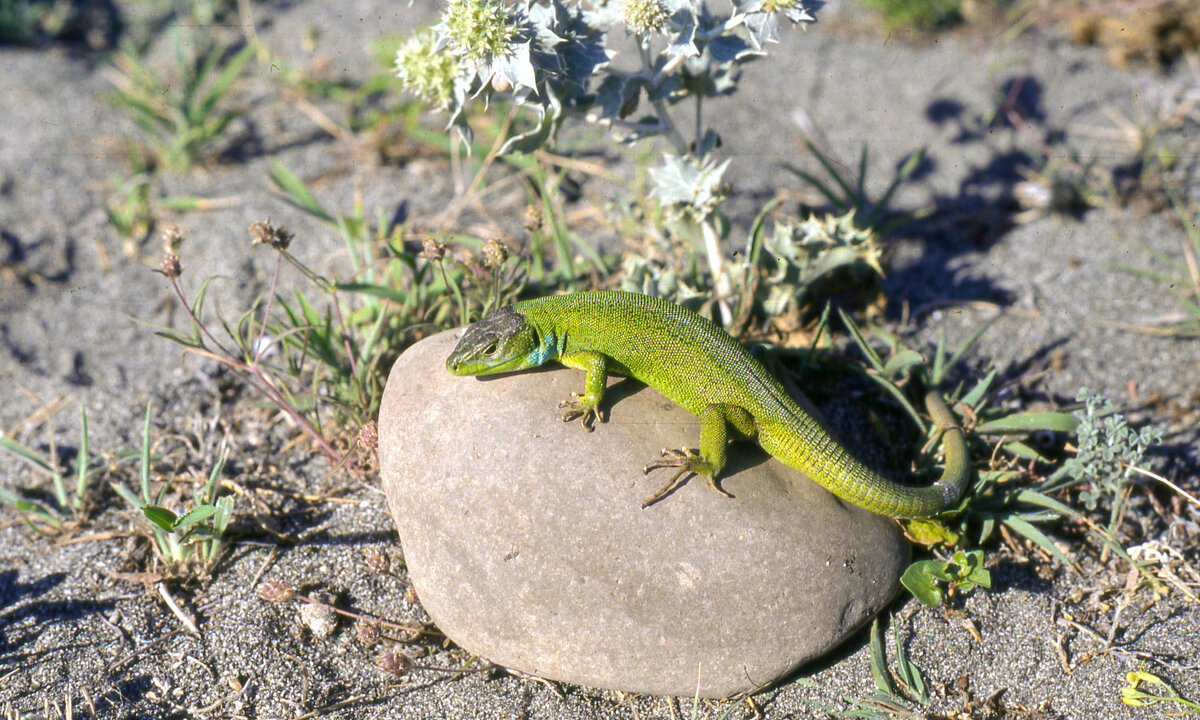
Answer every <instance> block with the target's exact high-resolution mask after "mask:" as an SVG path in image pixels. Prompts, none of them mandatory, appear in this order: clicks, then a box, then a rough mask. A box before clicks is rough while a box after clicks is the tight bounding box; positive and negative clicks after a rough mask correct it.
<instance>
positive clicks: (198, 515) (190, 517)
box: [172, 505, 217, 530]
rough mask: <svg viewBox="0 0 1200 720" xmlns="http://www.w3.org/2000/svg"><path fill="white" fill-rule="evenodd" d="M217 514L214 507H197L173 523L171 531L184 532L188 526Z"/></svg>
mask: <svg viewBox="0 0 1200 720" xmlns="http://www.w3.org/2000/svg"><path fill="white" fill-rule="evenodd" d="M216 512H217V506H216V505H197V506H196V507H194V508H192V509H191V510H189V511H187V512H186V513H184V514H183V517H180V518H179V519H178V520H176V521H175V524H174V526H173V527H172V529H173V530H186V529H187V528H188V527H189V526H191V525H195V524H196V523H198V522H200V521H202V520H205V519H207V518H209V517H211V516H212V515H213V514H215V513H216Z"/></svg>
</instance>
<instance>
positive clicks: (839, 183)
mask: <svg viewBox="0 0 1200 720" xmlns="http://www.w3.org/2000/svg"><path fill="white" fill-rule="evenodd" d="M804 145H805V147H807V148H808V151H809V152H810V153H812V155H813V157H814V158H815V159H816V161H817V162H818V163H819V164H820V165H821V167H822V168H823V169H824V170H825V173H826V174H827V175H828V176H829V180H825V179H823V178H821V177H820V176H818V175H814V174H813V173H810V172H808V171H806V170H802V169H800V168H798V167H795V166H793V165H790V164H786V163H785V164H784V165H783V167H784V169H785V170H787V171H788V172H790V173H792V174H793V175H795V176H796V177H798V178H800V179H801V180H803V181H804V182H806V183H808V184H809V185H811V186H812V187H813V189H815V190H816V191H817V192H819V193H820V194H821V195H822V196H823V197H824V198H825V199H826V200H828V201H829V203H830V205H832V206H833V209H834V212H836V213H837V214H839V215H846V214H849V213H853V215H852V217H853V218H854V224H855V225H856V226H857V227H859V228H864V229H868V230H872V231H874V232H876V233H878V234H880V235H884V234H886V233H887V232H888V231H889V230H891V229H892V228H894V227H895V226H897V225H899V224H901V223H904V222H908V221H909V220H912V219H913V217H914V214H913V213H896V212H893V211H891V210H890V209H889V205H890V204H891V202H892V196H893V195H895V193H896V191H897V190H898V189H900V186H901V185H903V184H904V183H905V182H907V181H908V179H909V178H911V177H912V176H913V173H915V172H916V171H917V169H918V168H919V167H920V166H921V162H922V161H923V160H924V159H925V150H924V148H922V149H921V150H918V151H917V152H915V153H912V154H911V155H909V156H908V157H906V158H905V159H904V162H902V163H900V167H899V168H897V169H896V174H895V175H893V176H892V179H891V181H890V182H889V183H888V186H887V189H885V190H884V191H883V195H881V196H880V197H879V199H878V200H874V201H873V200H871V199H870V197H869V196H868V194H867V166H868V164H869V158H868V152H867V146H866V145H863V149H862V152H860V153H859V155H858V171H857V175H856V176H852V175H851V174H850V173H848V172H847V171H845V170H842V169H840V168H839V166H838V164H837V163H836V162H834V161H833V160H832V159H831V158H830V157H829V156H827V155H826V154H825V153H823V152H821V150H820V148H818V147H817V146H816V144H815V143H813V141H812V140H810V139H808V138H804Z"/></svg>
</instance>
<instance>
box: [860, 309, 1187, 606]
mask: <svg viewBox="0 0 1200 720" xmlns="http://www.w3.org/2000/svg"><path fill="white" fill-rule="evenodd" d="M842 321H843V323H844V324H845V325H846V327H847V328H848V329H849V330H850V332H851V335H852V336H853V337H854V339H855V342H856V344H857V345H858V347H859V349H860V350H861V351H862V353H863V354H864V355H865V356H866V358H867V364H868V368H867V371H866V377H867V378H869V379H870V380H872V381H874V382H875V383H877V384H878V385H879V386H880V387H881V388H882V389H883V390H884V391H885V392H886V394H887V395H889V396H890V397H891V398H892V399H893V400H895V401H896V402H897V403H899V404H900V406H901V408H903V410H904V411H905V412H906V413H907V414H908V415H909V416H910V417H911V418H913V420H914V421H915V422H917V423H918V425H920V426H922V427H925V423H924V421H923V420H922V418H921V416H920V414H919V413H918V411H917V410H916V408H915V407H914V406H913V404H912V402H911V401H910V400H909V398H908V396H907V394H906V393H904V392H903V386H904V385H907V384H908V383H910V382H918V383H920V384H921V385H922V386H924V387H937V386H940V385H942V384H943V383H944V381H945V380H946V378H947V376H948V374H949V371H950V369H951V368H952V367H954V365H956V364H957V363H958V362H959V360H961V359H962V357H963V355H964V354H965V353H966V352H967V350H968V349H969V348H970V347H971V346H972V345H974V344H975V342H977V341H978V339H979V337H980V335H981V334H982V333H983V332H984V331H986V329H987V326H986V325H984V326H982V327H981V328H979V329H978V330H977V331H976V332H975V334H974V335H972V336H971V337H970V338H968V339H967V340H966V341H964V343H963V344H962V345H960V346H959V347H958V348H957V349H956V350H955V351H954V352H953V353H949V352H947V351H946V349H945V347H944V343H939V344H938V345H937V347H936V348H935V350H934V352H933V357H932V360H931V361H929V362H926V360H925V358H924V356H923V355H921V354H920V353H918V352H916V351H914V350H912V349H910V348H908V347H906V346H905V345H904V344H903V343H902V342H901V341H900V339H899V338H898V337H896V336H894V335H891V334H889V333H886V332H884V331H882V330H876V331H875V335H876V336H877V337H879V338H882V339H883V340H884V341H885V342H886V343H887V344H888V346H889V354H888V357H887V359H886V360H885V359H884V358H883V357H882V356H881V355H880V354H879V353H877V352H876V351H875V350H874V348H873V347H872V346H871V344H870V343H869V342H868V340H867V338H866V337H865V336H864V335H863V333H862V331H861V330H859V328H858V327H857V325H856V324H855V323H854V321H853V320H852V319H851V318H850V317H849V316H848V315H845V314H844V313H843V314H842ZM996 375H997V374H996V371H995V370H993V371H991V372H989V373H988V374H987V375H986V376H984V377H983V378H982V379H980V380H978V381H976V382H975V383H974V384H973V385H972V386H970V387H969V389H968V388H967V387H966V386H961V385H960V386H959V387H958V388H956V389H955V390H954V391H953V392H952V393H950V395H949V398H948V404H950V406H951V407H954V408H956V409H957V410H958V411H959V414H960V415H961V416H963V417H965V418H969V419H970V422H968V423H967V424H966V427H965V430H966V434H967V441H968V444H969V445H973V446H976V447H987V448H989V449H988V451H987V452H986V453H982V454H976V455H975V457H988V458H989V460H988V463H987V465H986V466H984V467H980V468H979V469H978V479H977V481H976V482H975V484H974V487H973V489H972V491H971V492H970V493H967V494H966V495H965V496H964V497H963V499H962V500H960V501H959V503H958V504H957V505H956V506H955V507H952V508H949V509H947V510H946V511H944V512H943V513H941V514H940V515H938V516H935V517H933V518H924V519H916V520H908V521H905V522H904V525H905V529H906V530H907V532H908V534H909V536H910V537H911V538H912V539H913V540H914V541H916V542H917V543H919V544H921V545H926V546H931V547H932V546H937V545H944V546H947V547H949V548H953V549H959V550H964V551H966V550H971V549H975V548H978V547H981V546H983V545H984V544H985V542H986V541H987V540H988V539H989V538H990V537H991V536H992V535H993V534H994V533H995V532H996V531H997V530H998V528H1000V527H1004V528H1006V529H1007V530H1008V531H1011V532H1012V533H1014V534H1015V535H1017V536H1020V537H1023V538H1025V539H1026V540H1028V541H1029V542H1031V543H1032V544H1033V545H1034V546H1036V547H1037V548H1039V549H1041V550H1042V551H1044V552H1045V553H1046V554H1047V555H1048V556H1050V557H1052V558H1054V559H1055V560H1057V561H1059V562H1061V563H1062V564H1063V565H1065V566H1067V567H1072V566H1073V565H1074V563H1073V562H1072V560H1071V559H1070V558H1069V557H1068V556H1067V554H1066V553H1065V552H1064V551H1063V550H1062V549H1061V548H1060V547H1059V546H1058V545H1057V544H1056V543H1055V542H1054V541H1053V540H1051V538H1050V537H1049V536H1048V535H1047V534H1046V531H1045V530H1044V529H1043V528H1044V527H1046V526H1047V525H1050V524H1056V523H1058V524H1061V523H1063V522H1064V521H1071V522H1073V523H1078V524H1080V525H1083V526H1086V527H1087V528H1089V530H1090V531H1091V533H1092V535H1093V537H1094V538H1095V539H1096V540H1097V542H1098V543H1099V544H1100V545H1101V546H1103V547H1104V548H1106V549H1107V550H1108V551H1109V552H1112V553H1113V554H1114V555H1115V556H1116V557H1119V558H1121V559H1123V560H1125V561H1126V562H1128V563H1129V564H1130V566H1132V567H1137V568H1139V569H1141V568H1143V566H1144V565H1145V563H1139V562H1138V561H1136V560H1135V559H1134V558H1132V557H1131V556H1130V554H1129V552H1128V551H1127V550H1126V549H1125V547H1124V546H1123V545H1122V544H1121V542H1120V539H1119V537H1118V534H1117V529H1118V525H1119V517H1120V513H1119V510H1118V511H1117V512H1115V513H1110V527H1109V528H1107V529H1106V528H1105V527H1102V526H1100V525H1098V524H1096V523H1095V522H1093V521H1092V520H1091V519H1090V518H1089V517H1088V516H1087V515H1086V514H1085V513H1084V512H1082V511H1081V510H1080V509H1078V508H1075V507H1072V506H1071V505H1068V504H1067V502H1064V500H1063V499H1060V497H1061V496H1062V495H1063V494H1064V492H1067V491H1069V490H1070V489H1072V488H1074V487H1076V486H1079V485H1080V484H1081V483H1087V486H1086V487H1084V488H1082V490H1081V491H1080V492H1082V493H1103V494H1105V495H1107V494H1109V493H1111V492H1119V493H1120V495H1119V497H1118V498H1116V501H1117V502H1118V503H1123V502H1124V498H1125V496H1126V494H1127V492H1128V490H1127V487H1128V482H1129V477H1128V475H1127V473H1128V472H1130V471H1132V472H1139V474H1145V475H1148V476H1149V477H1154V478H1157V476H1155V475H1152V474H1150V473H1148V472H1146V471H1145V470H1143V469H1141V468H1139V467H1137V465H1135V464H1132V463H1130V462H1129V461H1128V460H1129V459H1134V458H1136V459H1140V458H1141V453H1142V452H1144V450H1145V448H1146V447H1147V446H1148V445H1149V444H1150V443H1152V442H1154V441H1156V438H1157V437H1158V435H1157V432H1156V431H1154V430H1147V431H1142V432H1137V433H1135V432H1133V431H1132V430H1131V429H1129V428H1127V427H1126V425H1125V422H1124V420H1123V419H1122V420H1120V421H1118V420H1104V419H1101V417H1100V413H1099V412H1098V410H1100V409H1102V408H1103V401H1097V400H1093V407H1092V411H1091V415H1088V412H1089V411H1088V409H1087V407H1086V404H1085V406H1084V407H1083V408H1081V409H1079V410H1076V411H1075V412H1074V413H1070V412H1059V411H1034V412H1022V411H1017V412H1012V411H1008V410H1005V409H1004V408H1001V407H996V406H995V405H993V400H994V397H993V394H992V386H993V384H994V383H995V381H996ZM1087 397H1091V396H1090V394H1089V393H1087V391H1086V390H1084V391H1083V392H1082V393H1081V395H1080V398H1083V399H1086V398H1087ZM1083 418H1086V419H1083ZM1084 423H1088V425H1089V426H1088V427H1087V428H1085V429H1083V430H1082V433H1083V437H1084V438H1087V440H1086V442H1087V447H1088V451H1087V453H1085V454H1084V455H1083V457H1082V458H1080V457H1078V456H1077V457H1076V458H1073V460H1074V462H1064V463H1061V464H1058V466H1057V467H1054V465H1055V463H1053V462H1051V461H1050V460H1048V459H1047V458H1046V457H1044V456H1043V455H1042V454H1041V453H1039V452H1038V451H1037V450H1036V449H1035V448H1034V447H1033V446H1031V445H1030V444H1029V443H1028V442H1027V439H1028V438H1029V437H1030V436H1031V435H1033V434H1034V433H1039V432H1049V433H1057V434H1062V435H1067V436H1078V435H1079V433H1080V432H1081V429H1080V428H1081V425H1083V424H1084ZM991 438H1000V441H999V443H998V444H997V443H996V442H995V441H993V440H991ZM933 440H934V437H933V436H932V435H931V436H930V441H929V445H930V446H932V445H933ZM1079 446H1080V447H1083V446H1084V441H1082V440H1081V441H1080V443H1079ZM1122 457H1124V458H1126V459H1125V460H1121V458H1122ZM1089 470H1090V471H1093V472H1094V475H1095V477H1090V476H1088V475H1086V472H1087V471H1089ZM1108 471H1111V473H1112V474H1108ZM1047 472H1048V474H1046V473H1047ZM1113 474H1115V476H1114V475H1113ZM1159 479H1160V480H1161V481H1163V482H1164V483H1166V484H1168V485H1170V486H1171V487H1172V488H1173V489H1175V490H1177V491H1178V488H1176V487H1175V486H1174V485H1171V484H1170V483H1168V482H1166V481H1165V480H1163V479H1161V478H1159ZM1117 488H1123V489H1122V490H1117ZM1114 518H1117V519H1118V520H1114ZM959 567H962V566H959ZM914 572H916V571H914ZM1142 577H1143V578H1145V579H1146V580H1147V582H1150V583H1151V584H1154V585H1156V586H1157V585H1158V584H1159V583H1158V581H1157V579H1155V578H1154V577H1153V576H1152V575H1151V574H1149V573H1147V572H1144V571H1143V572H1142Z"/></svg>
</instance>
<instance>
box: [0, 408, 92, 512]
mask: <svg viewBox="0 0 1200 720" xmlns="http://www.w3.org/2000/svg"><path fill="white" fill-rule="evenodd" d="M79 415H80V421H79V428H80V430H79V433H80V436H79V450H78V452H77V453H76V455H75V483H74V486H73V487H68V485H67V482H66V478H65V477H64V474H63V470H62V468H61V467H60V466H59V464H58V461H57V459H56V458H55V457H53V452H52V453H51V457H46V456H45V455H42V454H41V453H38V452H37V451H35V450H33V449H31V448H28V447H26V446H24V445H22V444H20V443H18V442H17V441H15V440H13V439H12V438H6V437H0V450H4V451H6V452H8V453H10V454H12V455H13V456H15V457H17V458H18V459H20V460H22V461H24V462H25V463H27V464H29V465H30V466H32V467H33V468H35V469H37V470H38V471H40V472H43V473H46V474H48V475H49V476H50V483H51V488H52V489H53V491H54V505H47V504H45V503H41V502H37V501H35V500H29V499H26V498H22V497H19V496H17V495H16V494H14V493H12V492H10V491H8V490H4V489H2V488H0V500H2V501H4V502H6V503H8V504H10V505H12V506H13V507H14V508H16V509H17V511H18V512H20V513H21V516H22V518H23V519H24V520H25V522H26V523H27V524H28V525H29V526H30V527H31V528H33V529H34V530H35V531H37V532H38V533H39V534H43V535H45V534H58V533H62V532H64V531H65V530H66V529H67V528H68V526H69V525H71V524H75V525H78V524H80V523H82V522H83V521H84V520H85V519H86V518H87V516H88V513H89V512H90V510H91V507H92V505H93V502H92V494H93V493H94V491H95V487H94V485H93V484H92V483H91V478H92V475H93V473H94V471H95V458H93V457H92V454H91V448H90V445H89V443H88V419H87V410H85V409H84V408H83V407H82V406H80V408H79Z"/></svg>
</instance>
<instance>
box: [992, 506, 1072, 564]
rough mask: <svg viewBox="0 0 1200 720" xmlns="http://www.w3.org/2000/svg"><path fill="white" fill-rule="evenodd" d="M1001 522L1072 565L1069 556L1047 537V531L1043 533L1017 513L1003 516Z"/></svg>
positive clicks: (1059, 559)
mask: <svg viewBox="0 0 1200 720" xmlns="http://www.w3.org/2000/svg"><path fill="white" fill-rule="evenodd" d="M1000 522H1002V523H1004V524H1005V525H1007V526H1008V527H1010V528H1012V529H1013V530H1015V531H1016V532H1018V533H1020V534H1021V535H1024V536H1025V537H1026V538H1028V539H1029V540H1031V541H1033V543H1034V544H1035V545H1037V546H1038V547H1040V548H1042V549H1043V550H1045V551H1046V552H1048V553H1050V555H1051V556H1053V557H1054V558H1055V559H1057V560H1058V561H1059V562H1061V563H1062V564H1063V565H1067V566H1068V567H1069V566H1070V565H1071V561H1070V560H1068V559H1067V556H1066V555H1064V554H1063V551H1062V550H1059V549H1058V547H1057V546H1056V545H1055V544H1054V543H1053V542H1052V541H1051V540H1050V538H1048V537H1046V534H1045V533H1043V532H1042V531H1041V530H1038V529H1037V528H1036V527H1034V526H1033V525H1032V524H1031V523H1029V522H1027V521H1025V520H1024V519H1022V518H1020V517H1018V516H1016V515H1010V516H1008V517H1003V518H1001V519H1000Z"/></svg>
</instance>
